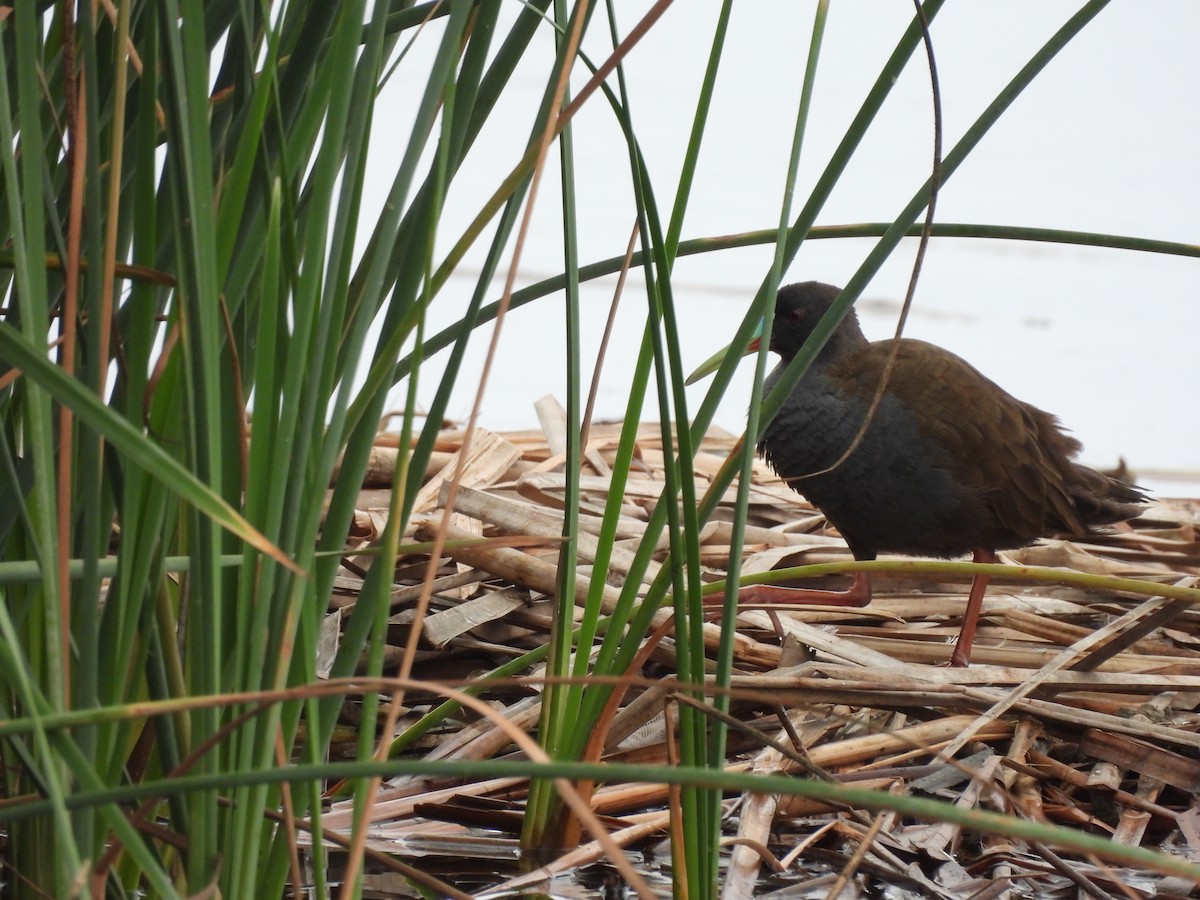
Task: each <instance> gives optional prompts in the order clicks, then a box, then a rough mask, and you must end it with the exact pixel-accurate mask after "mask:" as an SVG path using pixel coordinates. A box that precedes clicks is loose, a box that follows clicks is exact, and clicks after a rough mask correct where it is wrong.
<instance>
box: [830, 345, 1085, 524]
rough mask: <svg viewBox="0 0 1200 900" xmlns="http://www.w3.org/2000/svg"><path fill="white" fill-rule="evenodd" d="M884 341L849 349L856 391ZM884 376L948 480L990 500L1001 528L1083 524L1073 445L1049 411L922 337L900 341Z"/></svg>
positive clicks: (869, 383) (880, 360) (865, 385)
mask: <svg viewBox="0 0 1200 900" xmlns="http://www.w3.org/2000/svg"><path fill="white" fill-rule="evenodd" d="M892 344H893V342H892V341H879V342H876V343H873V344H871V345H870V347H869V348H867V350H866V351H864V352H862V353H858V354H856V355H855V357H854V361H853V368H854V369H855V370H856V371H854V372H850V371H847V372H845V373H843V374H844V375H845V376H847V377H851V378H853V382H852V383H853V384H854V385H855V386H856V389H857V390H858V391H860V392H861V395H862V396H863V397H866V398H868V399H869V398H870V397H871V396H872V395H873V393H874V391H875V389H876V386H877V385H878V384H879V380H880V377H881V375H882V373H883V370H884V366H885V364H886V361H887V357H888V355H889V353H890V352H891V348H892ZM888 383H889V388H888V390H889V393H891V394H892V395H893V396H894V397H895V398H896V399H897V400H898V401H900V402H901V403H902V404H904V405H905V406H906V407H908V408H909V409H910V410H913V411H915V413H916V415H917V421H918V423H919V424H918V428H919V430H920V431H921V433H922V435H923V436H924V437H926V438H927V439H928V440H930V441H931V442H932V443H934V444H935V445H936V446H938V447H941V448H942V449H943V450H944V451H945V452H946V454H947V455H948V456H949V457H950V459H951V460H953V461H954V465H956V466H957V467H958V468H957V470H956V472H955V480H956V481H957V482H958V483H960V484H962V485H965V486H967V487H968V488H969V489H971V490H973V491H974V492H975V493H976V494H977V496H979V497H980V499H981V500H983V502H985V503H986V504H987V505H988V506H989V507H991V509H992V510H993V511H994V513H995V516H996V519H997V523H998V524H999V525H1000V526H1001V527H1003V528H1004V529H1006V530H1008V531H1011V532H1012V533H1013V534H1015V535H1020V536H1028V538H1029V539H1031V540H1032V539H1033V538H1035V537H1040V536H1042V535H1044V534H1048V533H1053V532H1070V533H1075V534H1082V533H1085V532H1086V531H1087V527H1086V525H1085V524H1084V523H1083V521H1082V520H1081V518H1080V516H1079V512H1078V510H1077V509H1076V507H1075V503H1074V501H1073V500H1072V499H1071V495H1070V493H1069V490H1068V484H1067V483H1068V482H1069V481H1070V480H1071V479H1072V478H1073V477H1074V474H1073V473H1074V470H1075V469H1076V468H1077V467H1076V466H1074V464H1073V463H1072V462H1071V458H1072V457H1073V456H1074V455H1075V454H1076V453H1078V452H1079V449H1080V445H1079V442H1078V441H1077V440H1075V439H1074V438H1072V437H1071V436H1070V435H1068V434H1065V433H1064V432H1063V430H1062V428H1061V427H1060V426H1059V424H1058V420H1057V419H1056V418H1055V417H1054V416H1052V415H1050V414H1049V413H1046V412H1043V411H1042V410H1040V409H1037V408H1036V407H1034V406H1030V405H1029V404H1028V403H1022V402H1021V401H1020V400H1017V399H1016V398H1015V397H1013V396H1012V395H1011V394H1009V393H1008V392H1007V391H1005V390H1004V389H1003V388H1001V387H1000V386H999V385H997V384H996V383H995V382H993V381H991V380H989V379H988V378H986V377H984V376H983V375H982V374H981V373H980V372H979V371H978V370H976V369H975V368H974V367H973V366H971V365H970V364H969V363H968V362H966V361H965V360H963V359H961V358H960V357H958V356H955V355H954V354H953V353H950V352H949V351H948V350H943V349H942V348H940V347H936V346H934V345H933V344H927V343H925V342H924V341H916V340H910V339H902V340H901V341H900V348H899V351H898V355H897V357H896V362H895V368H894V369H893V370H892V373H891V375H890V377H889V379H888Z"/></svg>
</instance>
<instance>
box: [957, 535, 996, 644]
mask: <svg viewBox="0 0 1200 900" xmlns="http://www.w3.org/2000/svg"><path fill="white" fill-rule="evenodd" d="M972 559H974V561H975V562H977V563H994V562H999V561H1000V558H999V557H998V556H996V554H995V553H993V552H992V551H991V550H981V549H977V550H976V551H975V553H974V554H973V556H972ZM987 586H988V576H987V575H976V576H975V580H974V581H972V582H971V596H970V597H968V598H967V609H966V611H965V612H964V613H963V623H962V628H961V629H959V632H958V639H957V640H956V641H955V642H954V652H953V653H951V654H950V665H951V666H952V667H961V668H966V667H967V666H969V665H970V664H971V644H973V643H974V642H975V626H976V625H977V624H978V623H979V611H980V610H981V609H983V593H984V591H986V590H987Z"/></svg>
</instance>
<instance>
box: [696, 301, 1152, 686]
mask: <svg viewBox="0 0 1200 900" xmlns="http://www.w3.org/2000/svg"><path fill="white" fill-rule="evenodd" d="M840 293H841V290H840V289H839V288H837V287H834V286H832V285H828V284H822V283H820V282H817V281H806V282H800V283H796V284H789V285H787V286H786V287H782V288H780V289H779V291H778V294H777V297H776V304H775V313H774V319H773V323H772V326H771V332H770V350H771V351H773V352H774V353H777V354H778V355H779V356H780V358H781V360H780V362H779V364H778V366H777V367H776V368H775V369H774V370H773V371H772V372H771V373H770V374H769V375H768V376H767V379H766V381H765V383H764V396H765V395H766V394H768V393H770V390H771V388H773V387H774V385H775V384H776V383H777V382H778V381H779V379H780V378H781V377H782V375H783V372H784V370H785V369H786V368H787V365H788V363H790V362H791V361H792V359H793V358H794V357H795V355H796V354H797V353H798V352H799V350H800V348H801V347H802V346H803V345H804V343H805V342H806V341H807V340H808V339H809V337H810V335H811V334H812V332H813V329H814V328H815V327H816V325H817V323H818V322H820V320H821V318H822V317H823V316H824V315H825V313H826V312H827V311H828V310H829V308H830V306H832V304H833V302H834V301H835V300H836V299H837V297H838V295H839V294H840ZM759 344H760V340H759V339H758V338H756V339H755V340H754V341H752V342H751V344H750V347H749V348H748V349H747V351H746V352H747V353H749V352H753V351H756V350H758V349H759ZM893 353H895V361H894V363H893V367H892V369H891V371H890V372H889V373H888V375H887V382H886V384H885V386H884V388H883V394H882V398H881V400H880V402H879V405H878V407H877V408H876V409H875V411H874V413H873V415H870V416H868V411H869V409H870V407H871V405H872V401H873V399H874V396H875V394H876V391H877V389H878V387H879V384H880V380H881V378H882V377H883V375H884V371H885V368H886V366H887V364H888V358H889V357H890V356H891V355H892V354H893ZM721 356H722V354H718V355H717V356H716V357H714V358H713V359H712V360H710V361H709V363H708V364H706V366H710V367H711V368H708V369H706V367H705V366H702V367H701V369H700V370H698V371H697V373H696V375H694V376H693V378H696V377H697V376H698V375H700V374H703V373H704V372H705V371H711V370H712V369H715V368H716V364H717V363H719V361H720V358H721ZM860 431H861V432H862V433H861V435H860V434H859V433H860ZM856 441H857V443H856ZM757 449H758V451H759V453H760V454H761V455H762V456H763V457H764V458H765V459H766V461H767V463H768V465H770V467H771V468H772V469H773V470H774V471H775V473H776V474H777V475H778V476H779V477H780V478H781V479H782V480H783V481H784V482H785V483H787V484H788V485H789V486H790V487H791V488H792V489H794V490H796V491H797V492H799V493H800V494H803V495H804V497H805V498H806V499H807V500H808V501H809V502H810V503H811V504H812V505H813V506H815V507H816V508H817V509H818V510H820V511H821V513H822V514H824V516H825V518H826V519H827V520H828V521H829V523H830V524H832V525H833V526H834V528H836V529H837V531H838V533H839V534H841V536H842V538H843V539H844V540H845V541H846V544H847V545H848V546H849V548H850V552H851V553H852V554H853V555H854V558H855V559H856V560H873V559H875V558H876V557H877V555H878V554H879V553H896V554H902V555H908V556H918V557H935V558H943V559H951V558H955V557H960V556H964V555H966V554H968V553H969V554H971V555H972V558H973V560H974V561H975V562H998V561H999V558H998V556H997V555H996V554H997V551H1000V550H1012V549H1016V548H1019V547H1025V546H1028V545H1030V544H1032V543H1034V542H1036V541H1037V540H1038V539H1039V538H1043V537H1048V536H1051V535H1068V536H1086V535H1091V534H1094V533H1096V531H1097V530H1098V529H1102V528H1104V526H1107V525H1113V524H1116V523H1119V522H1123V521H1126V520H1128V519H1131V518H1134V517H1136V516H1137V515H1139V514H1140V513H1141V511H1142V509H1143V505H1144V504H1145V503H1146V502H1147V499H1148V498H1147V495H1146V493H1145V492H1144V491H1143V490H1142V489H1141V488H1140V487H1138V486H1136V485H1133V484H1128V483H1126V482H1124V481H1121V480H1118V479H1116V478H1113V477H1110V476H1108V475H1105V474H1103V473H1101V472H1098V471H1096V470H1094V469H1090V468H1088V467H1086V466H1084V465H1081V464H1080V463H1078V462H1076V461H1075V457H1076V455H1077V454H1078V453H1079V451H1080V449H1081V444H1080V443H1079V441H1078V440H1076V439H1075V438H1074V437H1072V436H1071V435H1070V434H1068V433H1067V432H1065V431H1064V430H1063V427H1062V426H1061V425H1060V424H1059V421H1058V419H1057V418H1056V417H1055V416H1053V415H1051V414H1050V413H1047V412H1044V411H1042V410H1040V409H1038V408H1037V407H1034V406H1031V405H1030V404H1028V403H1024V402H1022V401H1020V400H1018V399H1016V398H1015V397H1013V396H1012V395H1011V394H1009V393H1008V392H1007V391H1005V390H1004V389H1003V388H1001V387H1000V386H999V385H998V384H996V383H995V382H993V381H991V380H989V379H988V378H986V377H985V376H984V375H982V374H981V373H980V372H979V371H978V370H976V369H975V368H974V367H973V366H971V365H970V364H969V363H968V362H966V361H965V360H964V359H962V358H961V357H959V356H957V355H955V354H954V353H951V352H950V351H949V350H945V349H943V348H942V347H938V346H936V345H934V344H930V343H926V342H925V341H920V340H914V339H911V338H896V339H892V340H883V341H875V342H871V341H868V340H867V338H866V337H865V336H864V335H863V332H862V329H861V327H860V326H859V322H858V317H857V315H856V314H855V312H854V310H853V308H851V309H850V311H849V312H847V313H846V315H845V318H843V319H842V320H841V322H840V324H839V325H838V326H837V328H836V329H835V330H834V332H833V334H832V335H831V336H830V338H829V339H828V342H827V343H826V344H825V346H824V347H822V348H821V350H820V352H819V353H818V354H817V356H816V358H815V359H814V360H813V362H812V363H811V366H810V368H809V369H808V371H807V372H806V373H805V374H804V376H803V377H802V378H801V380H800V382H799V383H798V384H797V386H796V387H795V389H794V390H793V391H792V392H791V394H790V395H789V396H788V397H787V398H786V400H785V401H784V403H783V405H782V407H781V408H780V410H779V412H778V414H777V415H776V416H775V417H774V418H773V419H771V421H770V422H768V423H767V424H766V427H765V428H764V429H763V430H762V432H761V437H760V438H759V441H758V446H757ZM847 451H850V452H849V453H847ZM987 584H988V576H987V575H986V574H976V575H975V577H974V580H973V582H972V585H971V592H970V595H969V597H968V600H967V606H966V610H965V612H964V615H963V621H962V627H961V630H960V631H959V634H958V637H957V639H956V641H955V645H954V649H953V651H952V653H951V655H950V659H949V663H948V664H949V665H950V666H967V665H969V664H970V659H971V648H972V644H973V641H974V637H975V630H976V624H977V622H978V619H979V614H980V610H981V608H982V605H983V595H984V592H985V591H986V589H987ZM739 601H742V602H745V601H752V602H757V603H762V602H770V603H780V602H788V603H819V604H822V605H838V606H866V605H867V604H869V603H870V602H871V580H870V575H869V573H866V572H859V573H857V574H856V575H855V576H854V580H853V583H852V584H851V585H850V587H849V589H847V590H844V591H818V590H813V589H798V588H786V587H779V586H774V585H754V586H750V587H745V588H742V590H741V591H740V593H739Z"/></svg>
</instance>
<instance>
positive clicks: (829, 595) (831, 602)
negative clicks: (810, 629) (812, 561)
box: [738, 572, 871, 606]
mask: <svg viewBox="0 0 1200 900" xmlns="http://www.w3.org/2000/svg"><path fill="white" fill-rule="evenodd" d="M738 601H739V602H741V603H797V604H811V605H813V606H866V605H867V604H868V603H870V602H871V577H870V576H869V575H868V574H867V573H866V572H856V573H855V574H854V582H853V583H852V584H851V585H850V587H849V588H847V589H846V590H844V591H818V590H815V589H813V588H786V587H779V586H778V585H774V584H752V585H750V586H749V587H744V588H742V589H741V591H739V592H738Z"/></svg>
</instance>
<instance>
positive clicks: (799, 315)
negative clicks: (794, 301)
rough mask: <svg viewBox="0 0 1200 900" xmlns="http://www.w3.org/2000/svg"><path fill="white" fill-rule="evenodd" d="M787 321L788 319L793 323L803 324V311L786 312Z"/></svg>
mask: <svg viewBox="0 0 1200 900" xmlns="http://www.w3.org/2000/svg"><path fill="white" fill-rule="evenodd" d="M788 319H790V320H791V321H793V322H803V321H804V310H802V309H793V310H790V311H789V312H788Z"/></svg>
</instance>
